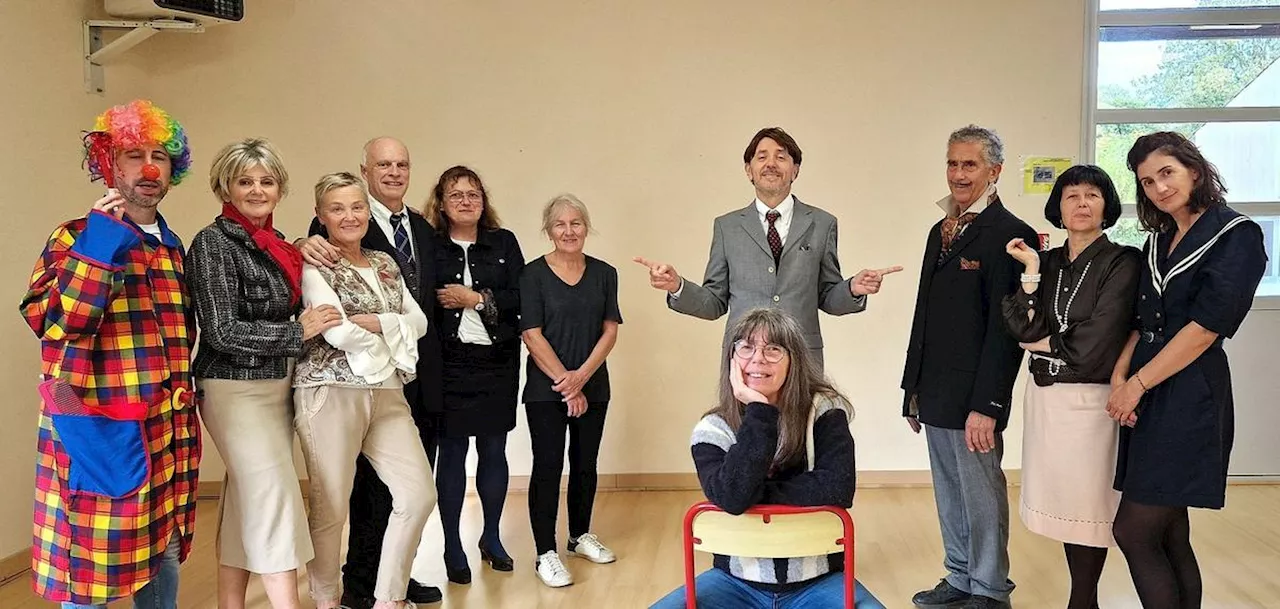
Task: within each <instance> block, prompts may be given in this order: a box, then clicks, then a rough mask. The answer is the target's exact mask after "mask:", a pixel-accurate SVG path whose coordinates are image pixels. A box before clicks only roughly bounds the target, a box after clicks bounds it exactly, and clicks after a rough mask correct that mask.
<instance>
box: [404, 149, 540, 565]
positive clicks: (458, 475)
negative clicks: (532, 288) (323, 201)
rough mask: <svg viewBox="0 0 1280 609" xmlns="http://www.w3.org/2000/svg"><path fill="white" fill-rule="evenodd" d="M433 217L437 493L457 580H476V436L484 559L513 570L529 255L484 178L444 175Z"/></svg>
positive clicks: (454, 170)
mask: <svg viewBox="0 0 1280 609" xmlns="http://www.w3.org/2000/svg"><path fill="white" fill-rule="evenodd" d="M426 216H427V219H428V220H429V221H430V222H431V224H432V226H434V227H435V229H436V298H437V300H438V301H439V303H440V306H439V307H438V308H436V315H435V323H436V324H438V329H439V331H440V338H441V355H442V359H443V361H444V372H443V376H442V379H441V384H442V386H443V390H444V413H443V414H442V417H441V422H440V423H441V424H440V427H441V429H440V455H439V457H438V459H437V461H436V490H437V493H438V495H439V505H440V519H441V524H442V525H443V528H444V564H445V573H446V574H447V575H448V577H449V581H451V582H454V583H456V584H468V583H471V568H470V567H469V566H468V564H467V555H466V552H465V551H464V550H463V547H462V540H461V538H460V537H459V534H458V525H459V520H460V519H461V516H462V501H463V497H464V495H465V494H466V486H467V474H466V461H467V451H468V450H469V449H470V445H471V438H472V437H474V438H475V439H476V453H477V457H478V462H477V468H476V494H478V495H479V496H480V505H481V507H482V509H483V511H484V531H483V533H481V535H480V544H479V545H480V558H481V560H483V561H485V562H488V563H489V566H490V567H492V568H493V569H495V570H498V571H511V570H512V569H513V568H514V565H513V563H512V560H511V556H510V555H509V554H507V551H506V549H505V548H503V547H502V541H501V540H500V539H498V530H499V528H498V523H499V521H500V519H501V517H502V506H503V503H504V502H505V501H506V496H507V473H508V470H507V453H506V449H507V432H509V431H511V430H512V429H513V428H515V425H516V400H517V398H518V391H519V387H520V290H519V287H520V272H521V270H522V269H523V268H524V255H523V254H522V253H521V252H520V243H519V242H518V241H516V236H515V234H513V233H512V232H511V231H509V230H506V229H504V228H502V226H501V223H500V221H499V219H498V213H497V212H496V211H495V210H494V209H493V206H492V205H490V203H489V197H488V194H487V193H486V191H485V188H484V183H483V182H481V181H480V176H479V175H477V174H476V172H474V171H472V170H471V169H469V168H467V167H463V166H457V167H451V168H449V169H448V170H446V171H445V172H444V173H443V174H442V175H441V176H440V179H439V180H438V181H437V182H436V186H435V188H434V189H432V191H431V197H430V199H429V201H428V202H427V210H426Z"/></svg>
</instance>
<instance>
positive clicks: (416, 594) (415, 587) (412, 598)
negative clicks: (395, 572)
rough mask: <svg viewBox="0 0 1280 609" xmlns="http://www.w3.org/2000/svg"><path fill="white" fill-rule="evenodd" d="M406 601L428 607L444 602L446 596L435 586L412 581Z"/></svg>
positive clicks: (406, 594) (405, 595) (406, 592)
mask: <svg viewBox="0 0 1280 609" xmlns="http://www.w3.org/2000/svg"><path fill="white" fill-rule="evenodd" d="M404 600H407V601H409V602H411V603H417V604H423V605H427V604H431V603H438V602H440V601H441V600H444V594H443V593H441V592H440V589H439V588H437V587H435V586H428V585H426V584H420V583H418V582H416V581H413V580H412V579H411V580H409V588H408V589H406V590H405V593H404ZM351 609H355V607H352V608H351Z"/></svg>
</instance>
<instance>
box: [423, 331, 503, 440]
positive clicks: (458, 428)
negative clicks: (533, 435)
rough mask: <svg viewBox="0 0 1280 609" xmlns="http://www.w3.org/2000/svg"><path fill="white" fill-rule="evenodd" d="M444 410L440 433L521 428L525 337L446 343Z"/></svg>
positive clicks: (475, 433)
mask: <svg viewBox="0 0 1280 609" xmlns="http://www.w3.org/2000/svg"><path fill="white" fill-rule="evenodd" d="M442 347H443V348H442V349H441V351H442V355H443V359H444V374H443V376H442V378H441V386H442V387H443V389H444V413H443V414H442V416H441V421H440V423H441V429H440V433H441V434H442V435H443V436H445V437H448V438H463V437H467V436H482V435H488V434H496V433H507V432H509V431H511V430H512V429H515V426H516V401H517V398H518V397H519V390H520V341H519V340H509V341H506V342H503V343H499V344H496V345H473V344H470V343H463V342H460V341H456V340H446V341H444V344H443V345H442Z"/></svg>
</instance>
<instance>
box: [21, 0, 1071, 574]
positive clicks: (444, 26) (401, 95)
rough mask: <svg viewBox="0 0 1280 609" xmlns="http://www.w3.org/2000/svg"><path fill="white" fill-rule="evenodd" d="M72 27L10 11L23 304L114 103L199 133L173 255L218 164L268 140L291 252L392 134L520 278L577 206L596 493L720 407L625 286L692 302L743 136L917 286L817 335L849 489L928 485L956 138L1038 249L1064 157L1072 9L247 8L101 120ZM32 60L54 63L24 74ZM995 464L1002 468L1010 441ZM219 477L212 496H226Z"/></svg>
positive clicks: (291, 3) (187, 41) (865, 260)
mask: <svg viewBox="0 0 1280 609" xmlns="http://www.w3.org/2000/svg"><path fill="white" fill-rule="evenodd" d="M81 4H89V3H87V2H86V3H74V4H72V5H67V6H64V5H63V3H59V2H52V3H45V2H41V3H39V5H40V10H39V15H37V11H36V8H35V7H36V3H35V2H30V3H26V2H20V3H14V2H6V3H0V28H3V30H0V31H2V32H3V34H4V35H3V36H0V50H3V51H5V53H4V55H3V57H2V58H0V66H3V69H4V73H3V74H4V76H5V78H4V79H3V82H6V83H14V82H18V83H24V86H23V87H21V88H18V87H6V88H5V89H4V92H3V93H0V110H3V115H4V116H6V117H7V118H14V117H17V118H20V119H21V120H19V121H15V122H16V127H17V129H18V133H19V135H20V136H21V137H17V138H5V142H4V143H3V144H0V145H3V146H5V147H6V148H11V150H8V152H7V154H6V155H5V158H6V159H11V161H10V162H9V163H4V164H0V172H3V173H2V174H0V175H2V176H3V178H5V183H7V184H13V185H17V188H11V191H16V192H13V193H12V197H14V198H11V199H10V200H9V202H8V203H7V205H8V206H9V209H10V210H15V211H18V212H19V213H22V214H25V215H26V216H27V217H30V218H31V220H30V221H29V222H23V223H21V225H19V224H17V223H13V222H10V223H8V224H7V225H6V227H5V228H3V229H0V230H4V231H7V232H9V233H11V234H10V235H8V237H9V239H6V240H4V241H3V243H5V244H6V245H5V247H7V248H9V251H8V252H7V253H8V254H10V255H9V256H7V257H6V260H9V262H8V263H6V264H5V265H4V266H3V270H2V272H3V273H4V274H5V275H4V277H5V282H4V283H5V285H10V286H13V288H12V290H11V292H10V294H11V298H12V299H13V300H16V299H17V298H18V297H19V295H20V292H21V289H20V287H19V286H20V285H22V284H23V282H24V279H25V274H26V272H27V270H28V268H29V264H30V260H31V259H32V258H33V257H34V255H35V253H36V252H37V251H38V249H39V246H40V242H41V239H42V237H43V235H44V234H45V232H46V230H47V228H48V227H49V226H51V225H53V224H54V223H55V222H56V221H58V220H60V219H63V218H64V217H67V216H70V215H73V214H77V213H80V212H81V210H82V209H84V208H85V207H87V206H88V204H89V203H90V202H91V201H92V198H93V195H94V194H95V192H97V191H96V190H95V188H94V187H91V186H88V185H86V184H84V179H83V177H82V173H81V172H80V171H78V170H77V167H76V163H77V160H78V159H77V156H76V155H77V151H76V148H75V134H76V131H77V130H78V129H81V128H84V127H85V126H86V125H87V121H88V120H90V118H91V117H92V115H93V113H94V112H96V111H97V110H98V109H99V108H100V107H101V106H103V105H105V104H106V103H108V102H115V101H119V100H122V99H125V98H128V97H131V96H133V95H137V94H150V95H151V96H152V97H153V98H154V99H155V100H156V102H157V103H159V104H161V105H162V106H164V107H165V108H167V109H169V110H170V111H171V112H172V113H173V114H174V115H175V116H177V117H178V118H179V119H180V120H182V121H183V122H184V123H185V124H186V126H187V128H188V131H189V133H190V137H191V141H192V143H193V146H194V148H195V154H196V160H195V170H194V179H192V180H191V182H190V183H189V184H185V185H183V186H181V187H179V188H177V189H175V190H174V192H173V193H172V194H171V195H170V197H169V199H167V200H166V201H165V203H164V206H163V208H162V209H163V210H164V211H166V213H167V215H168V217H169V218H170V219H171V223H172V224H173V225H174V226H175V228H176V229H177V230H178V231H179V232H180V233H181V234H184V235H187V236H188V237H189V236H190V235H191V234H193V233H194V232H195V231H196V230H198V229H199V228H200V227H201V226H203V225H204V224H206V223H207V222H208V221H209V220H210V219H211V218H212V216H213V215H214V214H215V213H216V211H217V206H216V203H215V201H213V199H212V197H211V196H210V195H209V194H208V191H207V189H206V187H205V186H204V185H203V184H202V182H203V181H204V180H203V177H202V176H204V175H206V174H207V171H208V165H209V161H210V158H211V156H212V155H213V153H214V152H215V151H216V150H217V148H218V147H220V146H221V145H223V144H225V143H227V142H229V141H231V140H233V139H236V138H241V137H245V136H252V135H263V136H267V137H269V138H271V139H272V140H274V141H275V142H276V144H277V145H278V146H279V147H280V149H281V150H282V151H283V153H284V154H285V156H286V161H287V163H288V166H289V169H290V172H291V174H292V177H293V179H294V193H295V194H294V195H293V196H292V197H291V198H289V199H288V200H286V202H285V203H284V204H283V206H282V207H281V209H280V211H279V213H278V219H277V226H278V227H279V228H281V229H282V230H284V231H285V232H286V233H290V234H298V233H299V232H301V231H302V230H304V228H305V225H306V221H307V219H308V218H309V216H310V207H311V202H310V198H309V196H308V194H307V193H308V191H309V190H310V184H311V183H312V181H313V180H314V179H315V178H316V177H317V176H319V175H320V174H321V173H323V172H328V171H334V170H339V169H354V168H355V165H356V163H357V161H358V153H359V147H360V145H361V143H363V142H364V141H365V140H366V139H368V138H369V137H371V136H374V135H379V134H393V135H397V136H399V137H401V138H402V139H404V140H405V141H406V142H407V143H408V145H409V147H410V149H411V150H412V152H413V161H414V167H415V170H414V178H413V186H412V188H411V197H412V198H413V199H414V200H415V201H420V200H422V199H423V198H425V194H426V192H427V190H428V189H429V187H430V185H431V184H432V183H433V181H434V178H435V176H436V175H438V174H439V172H440V171H441V170H443V169H444V168H446V167H447V166H449V165H452V164H455V163H465V164H469V165H472V166H474V167H475V168H476V169H478V170H479V171H480V173H481V175H482V176H483V177H484V178H485V179H486V181H487V184H488V185H489V187H490V190H491V192H492V193H493V195H494V201H495V204H496V206H497V207H498V208H499V209H500V211H501V212H502V215H503V217H504V219H505V220H506V222H507V223H508V225H509V226H510V227H511V228H512V229H513V230H515V231H516V233H517V234H518V235H519V237H520V238H521V241H522V244H523V246H524V248H525V252H526V256H527V257H529V258H532V257H534V256H537V255H540V254H542V253H544V252H545V251H546V250H547V249H548V248H547V242H546V241H545V239H544V238H542V237H541V236H540V235H539V234H538V233H537V226H538V213H539V209H540V206H541V204H542V203H543V202H544V201H545V200H546V199H547V198H549V197H550V196H551V195H553V194H555V193H557V192H560V191H565V190H571V191H573V192H575V193H576V194H578V195H579V196H581V197H582V199H583V200H584V201H586V202H587V204H588V205H589V206H590V207H591V210H592V213H593V220H594V221H595V223H596V224H597V225H598V230H599V235H597V236H594V237H593V238H592V240H591V241H590V243H589V246H588V249H589V250H590V251H591V253H592V254H593V255H595V256H597V257H600V258H603V259H605V260H607V261H609V262H611V263H612V264H614V266H616V267H618V268H619V272H620V279H621V301H622V307H623V313H624V316H625V317H626V320H627V323H626V324H625V325H624V326H623V330H622V334H621V337H620V339H619V343H618V347H617V349H616V350H615V352H614V354H613V356H612V357H611V358H610V364H611V367H612V372H613V379H614V395H615V400H614V403H613V405H612V407H611V413H610V415H609V416H610V422H609V427H608V431H607V433H606V439H605V445H604V448H603V454H602V457H601V469H602V471H604V472H607V473H623V472H626V473H639V472H685V471H691V469H692V467H691V463H690V461H689V457H688V449H687V438H688V432H689V429H690V427H691V426H692V425H693V423H694V422H695V420H696V419H697V418H698V416H699V414H700V413H701V412H702V411H703V410H704V409H705V408H707V406H708V405H709V403H710V401H711V398H712V393H713V391H714V386H715V381H716V379H715V374H716V364H715V361H716V356H717V354H716V346H717V345H718V344H719V340H718V339H719V336H720V333H721V331H722V327H723V326H722V323H723V322H705V321H700V320H696V319H692V318H688V317H683V316H679V315H676V314H674V313H671V312H669V311H668V310H667V309H666V307H665V305H664V304H663V300H662V297H661V295H660V294H658V293H656V292H654V291H653V290H651V289H650V288H649V287H648V284H647V280H646V275H645V272H644V270H643V269H642V268H640V267H638V266H636V265H634V264H633V263H631V262H630V261H629V260H630V258H631V257H632V256H635V255H645V256H648V257H651V258H656V259H660V260H663V261H666V262H670V263H672V264H674V265H675V266H676V267H677V268H678V269H680V270H681V271H682V272H683V273H684V274H685V275H687V276H689V277H691V278H694V279H700V278H701V275H702V267H703V265H704V264H705V263H706V256H707V246H708V243H709V240H710V236H711V235H710V227H711V220H712V218H714V217H715V216H717V215H719V214H722V213H724V212H726V211H728V210H731V209H734V208H737V207H741V206H743V205H745V204H746V202H747V201H748V200H749V199H750V198H751V196H752V190H751V187H750V185H749V184H748V182H747V181H746V179H745V178H744V176H743V174H742V168H741V164H740V163H739V162H738V159H739V158H740V156H739V155H740V154H741V152H742V148H743V146H745V144H746V142H747V140H748V139H749V138H750V136H751V135H752V133H753V132H754V131H755V130H756V129H758V128H759V127H762V126H766V125H782V126H784V127H785V128H786V129H787V130H788V131H790V132H791V133H792V134H793V135H794V136H796V138H797V139H798V140H799V141H800V143H801V145H802V146H803V148H804V151H805V158H806V159H807V162H806V163H805V164H804V169H803V171H802V172H801V176H800V179H799V181H798V182H797V183H796V188H795V190H796V192H797V194H799V196H801V197H802V198H803V199H804V200H806V201H808V202H811V203H814V204H816V205H819V206H821V207H823V208H825V209H827V210H828V211H830V212H832V213H834V214H836V215H837V216H838V217H839V218H840V220H841V229H842V230H841V238H842V241H841V250H842V251H841V258H842V260H843V262H844V268H845V271H846V273H850V274H851V273H853V272H855V271H857V270H858V269H859V268H863V267H870V266H876V267H879V266H887V265H891V264H902V265H904V266H906V267H907V271H906V272H904V273H901V274H899V275H895V276H893V277H892V278H891V279H890V280H889V282H888V284H887V286H886V288H885V292H884V293H883V294H882V295H880V296H877V297H874V298H873V300H872V303H871V306H870V308H869V310H868V311H867V312H865V313H862V314H859V315H855V316H850V317H845V318H830V317H827V318H824V320H823V324H824V330H825V332H826V336H827V345H828V346H827V365H828V369H829V371H830V372H831V374H832V375H833V377H834V378H835V380H836V381H837V382H838V383H839V385H840V386H841V387H843V388H844V389H845V390H847V391H848V392H849V394H850V395H851V397H852V398H853V400H854V403H855V405H856V407H857V409H858V416H857V420H856V421H855V423H854V432H855V437H856V438H857V441H858V448H859V450H858V456H859V467H860V468H861V469H877V470H894V469H923V468H925V467H927V458H926V454H925V449H924V444H923V440H922V439H921V438H918V437H915V436H912V435H911V434H910V432H909V431H908V430H907V428H906V425H905V424H904V423H903V422H902V421H901V418H900V417H899V415H898V413H899V403H900V400H901V396H900V391H899V390H898V389H897V386H898V379H899V378H900V376H901V367H902V361H903V356H904V352H905V343H906V339H907V333H908V330H909V323H910V311H911V307H912V304H913V302H914V299H915V286H916V280H917V279H918V268H919V264H920V259H921V252H922V251H923V243H924V237H925V231H926V230H927V228H928V227H929V226H930V225H931V224H932V223H933V222H934V221H936V220H937V218H938V215H939V210H938V209H937V208H936V207H934V206H933V205H932V201H934V200H936V199H937V198H939V197H940V196H941V195H943V194H945V190H946V186H945V183H944V179H943V165H942V158H943V153H944V143H945V138H946V135H947V134H948V133H949V131H950V130H951V129H953V128H955V127H958V126H961V125H964V124H967V123H969V122H978V123H980V124H984V125H987V126H990V127H993V128H995V129H997V130H999V131H1000V133H1001V135H1002V136H1004V138H1005V141H1006V144H1007V151H1006V153H1007V156H1008V158H1009V165H1010V167H1009V173H1008V174H1007V175H1006V179H1005V180H1004V184H1005V190H1004V192H1005V200H1006V202H1007V203H1008V204H1009V206H1010V207H1011V208H1012V209H1013V210H1014V212H1015V213H1018V214H1019V215H1021V216H1023V217H1024V218H1026V219H1028V220H1029V221H1032V223H1033V224H1034V225H1036V226H1039V227H1043V225H1044V222H1043V220H1042V219H1040V213H1039V212H1040V206H1041V205H1042V199H1040V198H1036V197H1023V196H1021V195H1020V194H1019V192H1018V188H1017V187H1016V184H1017V181H1016V179H1017V177H1018V176H1017V174H1016V171H1015V166H1016V165H1017V158H1018V156H1019V155H1023V154H1051V155H1068V156H1074V155H1076V154H1078V147H1079V139H1080V131H1081V128H1080V118H1079V117H1080V98H1081V84H1080V83H1081V77H1080V74H1081V57H1082V44H1083V16H1084V8H1083V2H1081V1H1080V0H1074V1H1071V2H1061V1H1054V2H1049V1H1043V0H1041V1H1036V2H1020V3H1017V6H1016V9H1015V7H1013V5H1011V4H1010V3H1008V2H1002V1H1000V0H976V1H974V2H969V3H966V4H964V5H963V7H960V8H957V6H958V5H956V4H955V3H954V2H942V1H933V0H930V1H917V2H873V1H869V0H863V1H846V2H803V3H789V4H787V5H780V4H778V3H775V2H763V1H760V0H734V1H732V2H730V1H727V0H716V1H710V0H708V1H704V2H684V1H680V2H677V1H674V0H660V1H658V2H650V3H629V4H627V5H625V6H621V5H617V4H616V3H603V2H602V3H582V2H539V3H532V4H530V3H522V2H466V1H459V0H441V1H437V2H430V3H425V2H409V1H400V2H390V1H387V2H376V3H361V7H360V9H359V10H353V9H352V8H351V7H352V5H353V3H350V2H342V1H338V0H307V1H306V2H302V1H300V0H270V1H267V0H250V1H249V2H248V3H247V4H248V6H247V9H246V13H247V15H248V16H247V19H246V22H245V23H242V24H237V25H230V26H223V27H217V28H212V29H210V30H209V31H208V32H206V33H204V34H201V35H195V36H180V35H165V36H158V37H156V38H154V39H152V40H150V41H147V42H146V43H144V44H143V45H142V46H140V47H139V48H137V49H136V50H134V51H132V52H131V53H129V54H128V55H127V56H126V60H127V61H128V62H129V65H126V66H124V67H113V68H110V69H109V70H108V79H109V90H108V96H107V98H106V99H103V98H100V97H96V96H89V95H85V94H83V93H82V91H81V90H80V72H79V70H80V63H79V61H78V55H79V30H78V27H77V24H76V23H75V20H76V19H79V18H80V11H79V10H78V9H77V8H75V7H79V6H80V5H81ZM54 6H57V7H58V8H57V9H56V10H55V9H54V8H52V7H54ZM55 13H56V14H55ZM11 32H12V34H13V35H16V38H15V37H14V36H13V35H11ZM32 50H36V51H37V52H38V53H39V54H40V55H41V56H43V57H45V60H44V61H43V62H29V61H20V60H19V59H18V58H19V57H20V56H29V55H30V52H31V51H32ZM139 70H141V71H143V72H145V76H143V75H142V74H140V73H139ZM11 74H12V76H11ZM13 128H14V127H13V126H10V127H9V129H10V132H11V133H12V129H13ZM33 148H35V150H33ZM12 159H23V160H24V161H22V162H14V161H12ZM28 202H30V203H34V204H35V205H34V206H29V205H27V203H28ZM20 205H21V207H19V206H20ZM11 217H12V216H11ZM11 302H12V301H11ZM0 328H3V331H4V332H6V336H5V338H6V339H7V342H6V344H10V345H13V346H14V347H15V348H14V349H13V350H12V353H13V355H11V356H9V357H10V360H9V361H8V362H6V363H7V364H8V365H5V366H3V374H5V375H7V376H6V377H5V379H4V380H6V381H9V382H8V383H7V384H6V386H8V387H14V388H15V392H16V393H18V394H21V395H30V396H34V391H33V389H34V384H35V383H34V374H35V371H36V365H37V359H36V345H35V342H34V341H33V340H32V339H31V337H30V335H29V334H28V333H26V331H25V330H24V329H23V327H22V326H21V325H19V322H18V321H17V319H16V316H14V315H12V314H11V316H10V317H9V320H8V322H6V323H5V324H4V325H0ZM1019 387H1020V386H1019ZM1019 392H1020V389H1019ZM13 403H14V406H13V407H12V410H13V412H14V414H15V415H17V416H15V417H14V420H16V421H21V422H22V424H21V425H12V426H4V427H3V428H0V429H2V431H0V455H3V456H4V458H3V460H2V461H0V467H3V470H2V471H3V473H4V475H5V480H6V481H7V482H11V488H14V489H18V490H19V491H20V492H17V493H4V494H3V495H4V498H3V499H0V555H4V554H7V553H8V552H12V551H15V550H17V549H20V548H21V546H22V545H23V544H25V543H26V536H27V535H28V534H29V533H27V531H28V530H29V525H28V524H27V510H28V509H29V505H30V500H29V498H28V494H27V492H26V488H28V487H29V483H30V478H31V473H30V472H31V466H30V460H31V455H32V450H31V447H32V445H33V438H34V434H33V432H32V431H31V426H30V425H28V424H27V422H28V421H31V420H32V418H33V417H34V415H35V407H34V398H32V399H21V400H16V401H14V402H13ZM1015 412H1017V409H1015ZM521 419H523V415H521ZM1006 442H1007V443H1008V444H1009V451H1008V452H1009V455H1008V458H1007V459H1006V465H1008V466H1010V467H1017V466H1018V464H1019V462H1020V454H1019V452H1020V451H1019V450H1018V447H1019V445H1020V422H1019V419H1018V418H1017V415H1015V421H1014V424H1013V428H1012V430H1011V432H1010V433H1009V434H1008V435H1007V436H1006ZM206 454H207V455H208V457H207V459H208V461H207V467H206V472H205V473H206V477H205V479H206V480H208V479H217V478H218V477H220V475H221V472H222V468H221V464H220V463H219V462H218V460H217V457H216V456H215V453H214V451H212V450H209V451H208V452H207V453H206ZM509 454H510V456H511V461H512V473H513V474H517V475H518V474H526V473H528V469H529V463H530V458H529V456H528V455H529V450H528V435H527V432H526V431H525V430H524V426H523V424H521V427H520V429H518V430H517V431H516V432H515V433H513V434H512V436H511V442H510V450H509Z"/></svg>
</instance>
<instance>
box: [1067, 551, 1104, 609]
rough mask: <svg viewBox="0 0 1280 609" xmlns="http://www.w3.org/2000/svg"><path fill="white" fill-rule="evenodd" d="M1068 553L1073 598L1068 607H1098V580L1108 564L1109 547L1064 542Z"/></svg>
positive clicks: (1078, 608) (1072, 608)
mask: <svg viewBox="0 0 1280 609" xmlns="http://www.w3.org/2000/svg"><path fill="white" fill-rule="evenodd" d="M1062 547H1063V549H1064V550H1066V553H1067V569H1068V570H1069V571H1071V599H1070V600H1068V601H1067V609H1098V580H1099V579H1100V578H1101V577H1102V567H1103V565H1105V564H1107V549H1106V548H1094V547H1091V546H1078V545H1075V544H1073V543H1064V544H1062Z"/></svg>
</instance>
